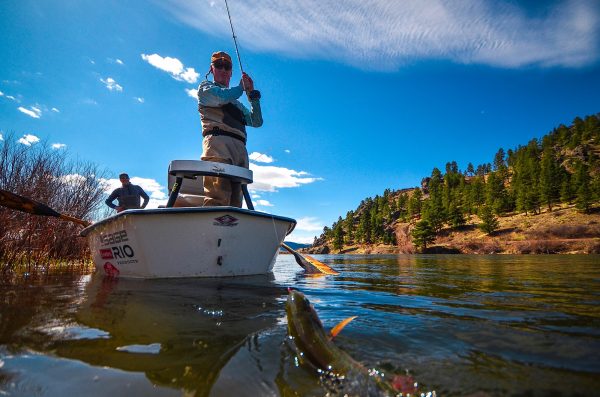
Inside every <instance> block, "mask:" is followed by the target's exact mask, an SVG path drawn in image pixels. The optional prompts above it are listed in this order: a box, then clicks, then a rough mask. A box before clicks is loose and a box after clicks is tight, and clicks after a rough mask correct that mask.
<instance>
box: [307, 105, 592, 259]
mask: <svg viewBox="0 0 600 397" xmlns="http://www.w3.org/2000/svg"><path fill="white" fill-rule="evenodd" d="M445 171H446V172H445V173H442V172H441V171H440V170H439V169H437V168H434V169H433V171H432V173H431V176H428V177H425V178H423V180H422V182H421V186H419V187H415V188H408V189H400V190H391V189H387V190H386V191H385V192H384V193H383V195H382V196H376V197H374V198H370V197H369V198H367V199H365V200H363V201H362V202H361V203H360V205H359V206H358V207H357V208H356V209H355V210H353V211H348V213H347V214H346V217H345V218H342V216H340V217H339V218H338V221H337V222H334V224H333V225H332V226H331V227H325V228H324V230H323V233H322V234H321V236H319V237H318V238H316V239H315V241H314V244H313V245H312V246H311V247H310V248H307V249H306V251H307V252H312V253H337V252H346V253H387V252H389V253H414V252H439V253H452V252H454V253H600V115H593V116H588V117H586V118H585V119H581V118H576V119H575V120H574V121H573V124H572V125H571V126H568V127H567V126H564V125H561V126H559V127H557V128H556V129H554V130H553V131H551V132H550V133H548V134H547V135H545V136H543V137H542V138H541V139H539V140H538V139H532V140H531V141H530V142H528V143H527V145H526V146H519V147H517V148H515V149H512V150H511V149H509V150H508V151H506V152H505V151H504V150H503V149H499V150H498V152H497V153H496V155H495V156H494V159H493V163H487V164H480V165H478V166H477V167H474V166H473V165H472V164H471V163H469V164H468V166H467V168H466V169H465V170H463V171H460V170H459V169H458V165H457V163H456V162H454V161H453V162H450V163H447V164H446V169H445Z"/></svg>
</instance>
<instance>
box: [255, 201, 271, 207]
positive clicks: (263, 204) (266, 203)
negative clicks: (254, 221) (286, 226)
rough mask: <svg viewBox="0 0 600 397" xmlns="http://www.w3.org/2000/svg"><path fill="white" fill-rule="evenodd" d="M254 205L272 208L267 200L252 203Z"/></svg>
mask: <svg viewBox="0 0 600 397" xmlns="http://www.w3.org/2000/svg"><path fill="white" fill-rule="evenodd" d="M254 204H255V205H258V206H261V207H273V204H271V203H270V202H269V201H267V200H256V201H255V202H254Z"/></svg>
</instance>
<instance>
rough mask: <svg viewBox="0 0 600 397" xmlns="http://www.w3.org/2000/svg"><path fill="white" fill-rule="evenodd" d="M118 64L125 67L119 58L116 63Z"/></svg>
mask: <svg viewBox="0 0 600 397" xmlns="http://www.w3.org/2000/svg"><path fill="white" fill-rule="evenodd" d="M115 62H116V63H118V64H119V65H124V63H123V61H121V60H120V59H118V58H117V60H116V61H115Z"/></svg>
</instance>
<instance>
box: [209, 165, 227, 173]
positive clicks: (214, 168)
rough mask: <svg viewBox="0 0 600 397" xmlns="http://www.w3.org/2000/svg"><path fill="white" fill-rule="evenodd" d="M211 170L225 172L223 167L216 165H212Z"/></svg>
mask: <svg viewBox="0 0 600 397" xmlns="http://www.w3.org/2000/svg"><path fill="white" fill-rule="evenodd" d="M212 170H213V172H225V168H224V167H220V166H218V165H213V167H212Z"/></svg>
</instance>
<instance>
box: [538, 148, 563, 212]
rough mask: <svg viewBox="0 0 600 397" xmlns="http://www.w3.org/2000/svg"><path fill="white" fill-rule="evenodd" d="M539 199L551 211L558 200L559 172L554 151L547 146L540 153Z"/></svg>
mask: <svg viewBox="0 0 600 397" xmlns="http://www.w3.org/2000/svg"><path fill="white" fill-rule="evenodd" d="M540 168H541V169H540V180H539V186H540V198H541V200H542V202H544V203H545V204H546V205H547V206H548V211H552V205H553V204H554V203H556V202H557V201H558V200H559V198H560V188H561V185H560V171H559V165H558V163H557V161H556V158H555V153H554V149H553V148H552V146H550V145H547V146H546V148H545V149H544V151H543V153H542V162H541V167H540Z"/></svg>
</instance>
